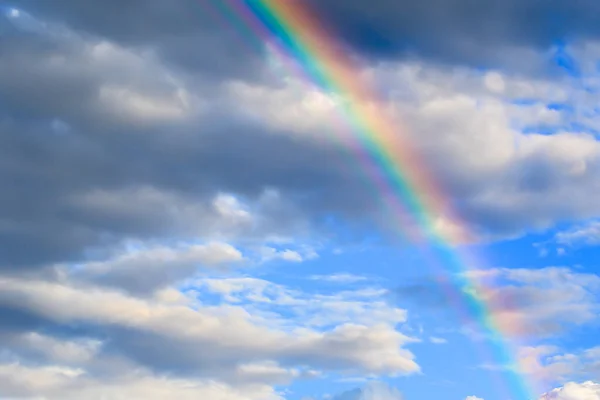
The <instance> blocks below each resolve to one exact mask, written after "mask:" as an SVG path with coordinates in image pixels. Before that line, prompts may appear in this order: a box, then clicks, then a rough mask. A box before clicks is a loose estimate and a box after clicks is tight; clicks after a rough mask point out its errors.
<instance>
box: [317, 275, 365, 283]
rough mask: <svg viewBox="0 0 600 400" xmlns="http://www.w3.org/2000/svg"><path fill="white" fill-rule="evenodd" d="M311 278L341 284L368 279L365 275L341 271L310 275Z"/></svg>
mask: <svg viewBox="0 0 600 400" xmlns="http://www.w3.org/2000/svg"><path fill="white" fill-rule="evenodd" d="M310 279H311V280H314V281H323V282H331V283H339V284H350V283H357V282H361V281H365V280H367V278H366V277H364V276H360V275H354V274H347V273H339V274H332V275H313V276H311V277H310Z"/></svg>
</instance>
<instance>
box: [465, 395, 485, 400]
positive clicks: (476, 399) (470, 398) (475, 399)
mask: <svg viewBox="0 0 600 400" xmlns="http://www.w3.org/2000/svg"><path fill="white" fill-rule="evenodd" d="M465 400H483V399H482V398H481V397H477V396H467V398H466V399H465Z"/></svg>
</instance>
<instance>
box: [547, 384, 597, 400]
mask: <svg viewBox="0 0 600 400" xmlns="http://www.w3.org/2000/svg"><path fill="white" fill-rule="evenodd" d="M575 399H581V400H584V399H585V400H597V399H600V384H597V383H594V382H591V381H588V382H583V383H576V382H569V383H567V384H565V385H564V386H563V387H561V388H557V389H554V390H552V391H551V392H548V393H546V394H544V395H543V396H542V397H540V400H575Z"/></svg>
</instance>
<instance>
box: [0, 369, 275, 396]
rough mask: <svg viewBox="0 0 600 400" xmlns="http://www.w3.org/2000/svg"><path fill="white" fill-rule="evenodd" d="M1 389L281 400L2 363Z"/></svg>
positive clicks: (249, 389) (199, 383) (201, 384)
mask: <svg viewBox="0 0 600 400" xmlns="http://www.w3.org/2000/svg"><path fill="white" fill-rule="evenodd" d="M0 386H1V387H2V393H3V395H5V396H10V398H12V399H34V398H40V396H43V398H44V399H50V400H55V399H56V400H58V399H73V400H75V399H81V398H85V399H90V400H101V399H107V398H110V399H115V400H117V399H142V398H143V399H149V400H159V399H164V398H168V397H171V396H176V397H177V398H178V399H190V400H191V399H198V398H208V399H215V400H250V399H251V400H282V399H283V398H282V397H281V396H280V395H278V394H277V393H276V392H275V391H274V390H273V389H272V388H271V387H269V386H267V385H244V386H240V387H237V388H236V387H232V386H229V385H226V384H223V383H218V382H214V381H210V380H186V379H173V378H167V377H161V376H155V375H152V374H150V373H147V372H141V371H140V372H128V373H124V374H123V375H121V376H118V377H117V376H115V377H112V378H110V379H104V380H98V379H95V378H93V377H89V376H87V375H86V374H84V373H83V371H80V370H71V369H65V368H60V367H28V366H24V365H19V364H0Z"/></svg>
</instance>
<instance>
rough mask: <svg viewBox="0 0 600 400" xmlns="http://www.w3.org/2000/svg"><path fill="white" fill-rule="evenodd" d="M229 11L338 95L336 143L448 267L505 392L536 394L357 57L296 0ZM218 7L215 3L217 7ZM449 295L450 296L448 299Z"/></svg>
mask: <svg viewBox="0 0 600 400" xmlns="http://www.w3.org/2000/svg"><path fill="white" fill-rule="evenodd" d="M217 3H221V5H224V4H227V9H228V11H231V12H233V13H235V14H236V16H237V17H239V18H240V19H241V20H243V21H244V23H245V26H244V27H241V26H239V27H240V28H241V29H243V30H244V32H245V33H247V32H248V29H250V30H251V31H252V32H253V33H254V34H255V35H256V36H257V37H258V38H260V39H261V40H263V41H264V40H268V41H269V42H273V43H275V44H276V46H277V50H278V53H279V54H281V55H282V57H284V58H285V60H286V61H287V63H288V64H289V66H290V69H292V70H293V71H294V72H296V73H297V74H299V75H300V76H303V77H305V78H307V79H309V80H310V81H311V82H313V83H315V84H317V85H318V86H319V87H320V88H322V89H323V90H324V91H327V92H329V93H333V94H335V95H336V96H337V97H338V98H341V99H343V101H342V102H341V103H340V123H341V124H343V125H344V126H345V127H347V128H348V129H346V130H345V132H349V133H350V135H347V134H345V135H340V137H339V139H340V141H341V143H342V144H343V145H344V146H346V148H347V149H351V150H352V152H353V154H354V155H355V156H356V157H357V158H359V160H360V161H361V165H363V166H364V167H365V170H366V172H367V174H368V176H369V177H370V179H371V180H372V183H374V184H375V187H376V188H377V189H378V190H379V195H380V196H381V197H382V198H383V199H384V200H385V201H386V202H387V203H388V204H387V205H388V207H390V209H391V210H392V211H394V213H395V214H396V215H397V216H399V217H401V218H402V221H405V220H406V215H407V214H408V215H409V216H410V219H411V223H413V224H414V225H415V226H416V227H417V228H418V231H419V241H424V242H425V243H424V247H425V248H426V249H427V253H428V258H429V259H430V260H431V261H432V263H434V264H436V265H439V266H441V267H442V268H443V271H444V272H445V273H447V274H450V275H451V276H452V277H453V279H452V281H451V282H452V283H453V284H454V288H453V292H454V293H458V297H459V299H460V302H461V307H464V308H465V309H466V313H467V314H468V315H469V316H470V318H471V319H474V320H475V321H476V322H478V323H479V324H480V326H481V327H483V328H484V329H485V330H486V332H487V334H488V336H489V338H490V340H489V342H490V345H491V347H492V351H493V358H494V360H493V361H494V362H495V363H497V364H500V365H505V366H511V369H510V370H509V371H508V372H507V377H508V385H507V386H508V387H507V388H506V389H507V392H508V393H509V394H510V397H511V398H512V399H513V400H532V399H534V398H535V396H534V393H533V390H532V388H531V385H530V384H529V383H528V382H527V380H526V379H525V378H524V377H523V375H522V374H520V373H519V369H518V365H517V362H516V360H515V356H514V354H515V351H514V349H513V346H512V345H511V343H510V341H509V340H508V338H507V336H508V334H509V333H510V332H511V331H512V330H514V328H515V327H508V326H501V324H499V323H498V321H496V320H495V318H494V310H495V309H496V307H497V305H496V304H493V303H491V302H489V301H487V300H486V296H485V294H486V293H487V292H488V291H489V288H487V287H486V286H484V285H483V284H482V283H480V282H479V280H477V279H475V278H473V277H472V276H471V275H469V274H468V272H470V271H472V270H473V269H474V268H473V267H472V265H474V263H473V261H472V260H471V257H470V256H469V255H468V254H466V253H465V252H461V251H460V250H459V249H457V248H455V246H454V245H453V243H456V242H461V241H464V240H466V239H468V238H470V237H472V235H471V234H470V232H469V230H468V228H467V225H466V224H464V223H461V222H460V220H459V219H457V218H456V216H455V215H453V212H452V209H451V208H450V207H449V205H448V201H447V200H448V197H447V196H446V195H445V194H444V193H443V190H441V187H440V185H439V184H437V183H436V181H435V179H433V176H432V175H431V174H430V173H428V168H427V166H426V164H425V162H423V160H421V159H420V158H419V155H418V152H417V151H415V149H414V148H413V147H412V146H411V143H410V142H409V140H408V138H407V137H406V134H404V132H405V131H404V130H403V129H402V127H401V126H400V125H399V123H398V121H395V120H392V119H391V118H390V117H389V116H388V115H387V114H386V113H385V112H383V111H382V110H384V107H383V105H382V102H381V101H379V100H378V96H377V95H376V93H375V92H374V91H373V90H371V89H370V88H369V85H368V84H367V83H366V82H365V81H364V80H363V79H361V77H360V70H359V68H358V67H357V66H356V63H355V62H353V60H352V59H350V58H349V56H348V54H347V52H346V51H344V49H342V48H341V47H340V46H339V45H338V43H337V42H336V40H334V38H333V37H332V35H330V34H329V32H327V31H326V30H325V29H324V28H323V26H322V25H321V24H320V23H319V20H318V18H316V17H314V16H313V15H312V13H311V12H310V10H309V9H308V7H307V6H306V4H305V2H303V1H300V0H246V1H244V0H222V1H217ZM221 8H222V7H221ZM440 217H444V218H445V219H447V220H449V221H452V223H453V224H454V226H456V227H457V228H458V229H457V231H455V232H453V233H452V234H449V233H444V232H442V231H441V230H440V229H438V228H437V227H436V223H437V218H440ZM454 302H455V303H456V302H457V300H456V299H454Z"/></svg>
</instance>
